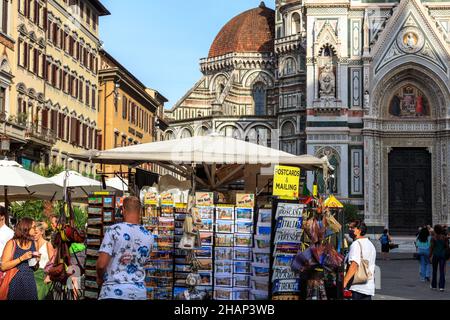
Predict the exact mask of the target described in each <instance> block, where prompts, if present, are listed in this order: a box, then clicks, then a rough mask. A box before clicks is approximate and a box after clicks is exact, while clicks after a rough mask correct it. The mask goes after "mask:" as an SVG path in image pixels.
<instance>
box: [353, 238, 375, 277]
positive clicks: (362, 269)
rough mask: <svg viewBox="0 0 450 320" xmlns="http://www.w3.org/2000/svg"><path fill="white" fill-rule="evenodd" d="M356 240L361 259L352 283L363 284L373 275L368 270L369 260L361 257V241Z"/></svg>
mask: <svg viewBox="0 0 450 320" xmlns="http://www.w3.org/2000/svg"><path fill="white" fill-rule="evenodd" d="M356 242H357V243H358V245H359V248H360V252H361V254H360V257H361V259H360V260H361V261H360V264H359V265H358V270H357V271H356V273H355V276H354V277H353V284H365V283H367V281H369V279H371V278H372V276H373V275H372V272H370V268H369V260H365V259H364V257H363V251H362V246H361V243H360V242H359V241H356Z"/></svg>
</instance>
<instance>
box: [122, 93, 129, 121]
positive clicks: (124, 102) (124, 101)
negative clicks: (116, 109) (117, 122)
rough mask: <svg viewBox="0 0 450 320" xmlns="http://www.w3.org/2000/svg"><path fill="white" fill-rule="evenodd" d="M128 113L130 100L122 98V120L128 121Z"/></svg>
mask: <svg viewBox="0 0 450 320" xmlns="http://www.w3.org/2000/svg"><path fill="white" fill-rule="evenodd" d="M127 113H128V99H127V97H126V96H124V95H123V96H122V119H125V120H126V119H127Z"/></svg>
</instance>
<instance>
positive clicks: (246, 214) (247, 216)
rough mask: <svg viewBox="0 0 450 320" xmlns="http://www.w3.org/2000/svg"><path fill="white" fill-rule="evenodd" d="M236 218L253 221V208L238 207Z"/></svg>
mask: <svg viewBox="0 0 450 320" xmlns="http://www.w3.org/2000/svg"><path fill="white" fill-rule="evenodd" d="M236 220H246V221H253V209H252V208H236Z"/></svg>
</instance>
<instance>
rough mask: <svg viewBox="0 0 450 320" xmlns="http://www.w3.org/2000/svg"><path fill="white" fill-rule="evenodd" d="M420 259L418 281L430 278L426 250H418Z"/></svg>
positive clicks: (428, 258) (427, 252)
mask: <svg viewBox="0 0 450 320" xmlns="http://www.w3.org/2000/svg"><path fill="white" fill-rule="evenodd" d="M418 254H419V257H420V280H425V278H431V264H430V257H429V256H430V251H429V250H428V249H419V252H418Z"/></svg>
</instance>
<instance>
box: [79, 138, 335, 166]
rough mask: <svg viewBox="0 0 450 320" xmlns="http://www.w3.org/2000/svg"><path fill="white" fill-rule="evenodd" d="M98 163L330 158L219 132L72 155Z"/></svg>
mask: <svg viewBox="0 0 450 320" xmlns="http://www.w3.org/2000/svg"><path fill="white" fill-rule="evenodd" d="M71 156H73V157H74V158H76V159H83V160H87V161H89V160H90V161H92V162H96V163H108V164H129V165H137V164H140V163H147V162H155V163H157V162H162V163H175V164H188V165H191V164H192V163H197V164H263V165H264V164H285V165H297V166H301V167H304V168H305V169H324V168H328V164H327V161H326V159H319V158H316V157H313V156H309V155H304V156H295V155H293V154H290V153H287V152H284V151H280V150H276V149H272V148H268V147H264V146H261V145H258V144H254V143H250V142H246V141H242V140H238V139H234V138H231V137H224V136H221V135H217V134H212V135H209V136H199V137H192V138H186V139H177V140H168V141H159V142H152V143H146V144H138V145H133V146H129V147H121V148H116V149H110V150H105V151H96V150H92V151H88V152H86V153H83V154H76V155H71Z"/></svg>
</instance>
